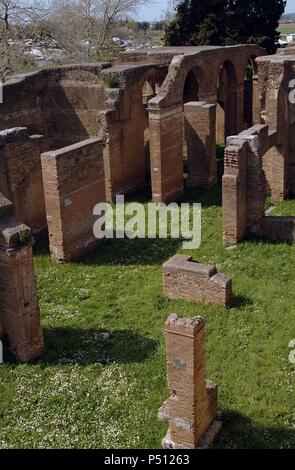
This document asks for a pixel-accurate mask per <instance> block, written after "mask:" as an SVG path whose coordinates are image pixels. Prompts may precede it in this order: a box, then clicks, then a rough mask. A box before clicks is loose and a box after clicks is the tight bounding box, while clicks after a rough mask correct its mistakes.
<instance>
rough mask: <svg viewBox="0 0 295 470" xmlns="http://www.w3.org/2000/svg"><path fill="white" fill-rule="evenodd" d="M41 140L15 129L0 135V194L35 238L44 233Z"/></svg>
mask: <svg viewBox="0 0 295 470" xmlns="http://www.w3.org/2000/svg"><path fill="white" fill-rule="evenodd" d="M43 145H44V142H43V137H42V136H39V135H29V132H28V129H26V128H22V127H20V128H19V127H18V128H13V129H7V130H5V131H2V132H0V191H1V192H2V193H3V194H4V195H5V196H6V197H7V198H9V200H11V201H12V203H13V204H14V214H15V217H16V218H17V219H18V220H21V221H23V222H24V223H26V224H27V225H28V226H29V227H30V228H31V229H32V232H33V234H34V236H37V235H38V234H41V233H43V232H44V231H46V228H47V224H46V214H45V202H44V191H43V182H42V168H41V152H42V150H43Z"/></svg>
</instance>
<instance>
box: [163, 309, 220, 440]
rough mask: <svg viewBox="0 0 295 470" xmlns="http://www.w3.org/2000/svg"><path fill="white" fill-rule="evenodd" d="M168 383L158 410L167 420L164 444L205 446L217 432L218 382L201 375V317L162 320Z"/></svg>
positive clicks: (202, 368)
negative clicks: (167, 393)
mask: <svg viewBox="0 0 295 470" xmlns="http://www.w3.org/2000/svg"><path fill="white" fill-rule="evenodd" d="M165 334H166V347H167V364H168V386H169V389H170V391H171V397H170V398H169V399H168V401H167V402H166V403H164V405H163V407H162V408H161V410H160V411H159V417H160V418H161V419H167V420H168V422H169V432H168V434H167V436H166V438H165V439H164V441H163V446H164V447H167V448H174V449H194V448H199V447H200V448H202V447H208V446H209V445H210V444H211V443H212V441H213V439H214V438H215V437H216V435H217V434H218V433H219V431H220V428H221V423H220V422H219V421H217V420H216V416H217V394H218V393H217V386H216V385H215V384H213V383H212V382H209V381H206V380H205V378H204V371H205V323H204V320H203V319H202V318H201V317H196V318H191V319H185V318H182V319H181V318H178V317H177V315H171V316H170V317H169V318H168V320H167V322H166V324H165Z"/></svg>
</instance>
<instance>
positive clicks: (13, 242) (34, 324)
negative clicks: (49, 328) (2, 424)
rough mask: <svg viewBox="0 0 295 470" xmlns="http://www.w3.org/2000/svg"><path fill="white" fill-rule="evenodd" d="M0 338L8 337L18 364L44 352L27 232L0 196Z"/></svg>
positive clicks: (30, 248)
mask: <svg viewBox="0 0 295 470" xmlns="http://www.w3.org/2000/svg"><path fill="white" fill-rule="evenodd" d="M0 301H1V303H0V338H1V337H3V336H4V335H7V336H8V339H9V346H10V350H11V352H12V353H14V354H15V355H16V357H17V358H18V359H19V361H21V362H28V361H33V360H34V359H36V358H37V357H38V356H40V354H42V352H43V351H44V340H43V333H42V329H41V325H40V315H39V304H38V297H37V291H36V283H35V274H34V265H33V255H32V241H31V231H30V229H29V227H27V226H26V225H25V224H22V223H19V222H17V221H16V220H15V218H14V216H13V205H12V203H11V202H10V201H8V200H7V199H6V198H5V197H4V196H3V195H2V194H1V193H0Z"/></svg>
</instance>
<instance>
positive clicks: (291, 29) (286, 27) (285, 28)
mask: <svg viewBox="0 0 295 470" xmlns="http://www.w3.org/2000/svg"><path fill="white" fill-rule="evenodd" d="M279 32H280V33H281V34H292V33H295V23H281V24H280V26H279Z"/></svg>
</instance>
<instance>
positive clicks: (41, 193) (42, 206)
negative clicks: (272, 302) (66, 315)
mask: <svg viewBox="0 0 295 470" xmlns="http://www.w3.org/2000/svg"><path fill="white" fill-rule="evenodd" d="M294 62H295V55H294V50H292V49H288V50H287V51H285V52H284V54H281V55H279V54H278V55H275V56H266V55H265V51H264V50H263V49H261V48H260V47H258V46H255V45H240V46H227V47H215V46H214V47H213V46H211V47H180V48H155V49H143V50H139V51H133V52H125V53H122V54H121V55H120V57H119V58H118V60H117V61H116V62H115V63H114V64H111V63H102V64H84V65H72V66H65V67H57V68H52V69H48V70H41V71H38V72H35V73H31V74H25V75H18V76H15V77H12V78H11V79H9V80H8V81H7V82H6V83H5V85H4V90H3V98H4V103H3V104H1V105H0V193H1V194H2V195H3V198H2V200H3V201H4V200H9V201H11V203H12V204H8V205H9V211H10V212H9V213H10V215H9V220H10V221H12V220H14V221H13V222H11V223H12V224H15V227H16V228H15V229H14V230H15V233H18V232H17V230H18V229H17V227H18V225H17V224H25V226H26V227H29V228H30V230H31V233H32V235H33V237H34V238H42V237H46V236H47V234H49V240H50V251H51V255H52V258H53V259H54V260H55V261H57V262H68V261H72V260H74V259H76V258H78V257H79V256H81V255H83V254H85V253H87V252H88V251H91V250H93V249H94V248H95V247H97V246H98V241H97V240H96V239H95V238H94V236H93V231H92V230H93V223H94V217H93V208H94V206H95V205H96V204H97V203H99V202H103V201H113V200H114V198H115V196H116V195H118V194H122V193H124V194H126V193H132V192H134V191H136V190H139V189H142V188H145V187H146V186H149V185H150V187H151V191H152V198H153V201H154V202H169V201H175V200H176V199H177V198H178V197H180V196H182V195H183V193H184V188H185V187H186V186H187V187H192V188H205V189H206V190H208V191H210V190H211V188H212V187H213V186H215V185H216V182H217V159H216V143H217V142H219V143H222V142H223V143H226V144H227V148H226V151H225V161H224V175H223V238H224V242H225V243H226V244H236V243H238V242H240V241H242V240H243V239H244V238H245V237H246V236H248V235H249V234H255V236H257V237H263V238H270V239H274V240H287V241H293V240H294V233H295V228H294V227H295V221H294V220H295V219H294V218H292V217H288V218H285V217H280V218H279V217H266V214H265V201H266V198H267V197H268V196H271V197H272V198H273V199H274V200H281V199H284V198H286V197H287V196H294V194H295V141H294V135H295V132H294V126H295V119H294V115H295V114H294V106H295V105H294V104H293V103H292V102H291V101H290V100H289V93H290V80H293V79H294V78H295V67H294ZM249 70H251V78H249V73H248V72H249ZM246 72H247V73H246ZM184 168H185V172H186V173H187V175H185V177H184ZM5 198H6V199H5ZM5 204H7V203H5ZM5 204H4V206H3V207H6V206H5ZM1 210H2V211H4V209H3V208H2V209H1ZM5 210H6V209H5ZM3 214H4V215H3V216H1V224H2V226H3V227H4V229H5V230H6V228H5V227H6V226H5V224H6V222H7V220H6V217H7V216H6V215H5V214H6V212H5V211H4V212H3ZM3 224H4V225H3ZM5 230H4V232H5ZM19 230H21V231H20V234H21V236H20V238H21V239H22V236H23V235H22V234H23V229H19ZM5 233H7V231H6V232H5ZM24 233H25V234H26V237H25V238H26V243H24V242H23V241H22V242H21V243H20V244H18V243H16V246H14V245H13V247H11V246H9V245H6V243H7V240H6V239H5V236H4V238H3V236H2V238H3V240H2V241H1V245H3V249H2V251H1V253H2V255H3V253H6V255H7V257H8V253H10V254H9V260H10V263H12V259H15V260H16V259H19V255H20V253H25V252H26V253H27V257H26V263H20V264H18V268H17V269H19V270H20V271H17V272H18V276H19V277H20V278H21V282H22V283H24V285H27V286H28V292H30V293H31V294H30V295H29V297H30V298H29V299H24V301H23V300H21V304H22V305H25V306H26V307H25V308H26V309H27V310H26V311H27V313H26V315H31V314H32V316H33V318H35V320H36V323H35V324H34V322H33V326H32V328H31V329H32V334H31V332H28V331H26V333H21V334H26V335H31V336H30V338H31V339H30V341H33V339H34V338H36V340H35V346H34V347H35V350H36V351H41V350H42V348H43V346H42V340H41V334H40V330H39V323H38V321H39V320H38V308H37V300H36V299H37V297H36V292H35V287H34V286H35V284H34V280H33V278H34V275H33V267H32V266H33V265H32V260H31V261H29V260H30V259H31V258H30V256H31V245H30V242H29V238H30V235H29V229H28V228H26V229H24ZM16 239H17V237H16ZM13 240H15V237H14V238H13ZM9 243H10V242H9ZM101 249H103V245H102V248H101ZM11 250H12V251H11ZM12 253H14V254H15V255H16V254H18V256H17V258H13V254H12ZM29 253H30V255H29ZM2 255H1V256H2ZM6 255H5V256H6ZM3 256H4V255H3ZM5 256H4V258H3V266H4V267H5V268H4V267H3V269H2V271H1V276H2V279H3V281H1V282H4V281H5V283H8V282H11V286H14V284H13V283H14V282H15V280H13V275H12V274H11V275H10V274H8V273H9V272H10V271H9V270H10V267H9V266H8V264H7V263H6V262H7V260H8V258H6V257H5ZM4 260H5V262H4ZM178 260H179V263H180V264H179V265H178V264H177V263H178V262H177V263H176V264H177V266H178V267H177V269H179V272H178V273H177V272H176V270H175V266H174V267H173V268H171V266H170V267H169V263H168V267H167V266H166V268H167V269H168V268H169V269H171V272H170V273H169V275H168V274H167V275H166V277H164V285H165V289H166V290H167V295H169V296H170V297H172V298H175V297H173V296H176V297H177V298H185V299H190V300H194V301H206V302H207V301H208V302H209V301H212V302H214V303H216V304H218V305H227V304H228V303H229V301H230V295H231V283H230V281H229V280H228V279H227V278H225V277H223V276H222V275H220V274H217V273H216V272H215V271H212V269H211V268H210V267H207V268H204V270H203V271H202V269H203V268H202V269H201V266H200V265H197V264H196V263H193V262H192V261H191V260H189V259H186V260H184V259H183V261H181V262H180V258H178ZM30 263H31V264H30ZM173 263H175V260H174V261H173ZM173 263H172V264H173ZM182 264H183V265H182ZM22 265H23V266H24V268H23V270H22V268H21V266H22ZM25 266H27V267H26V268H25ZM166 268H165V269H166ZM173 269H174V271H173ZM12 270H14V268H13V269H12ZM6 271H7V275H6V274H5V272H6ZM172 271H173V272H172ZM15 272H16V271H15ZM170 281H171V284H169V282H170ZM188 281H189V282H188ZM190 282H191V284H190ZM192 285H194V286H196V285H200V286H202V288H201V289H192V288H191V287H190V286H192ZM8 288H9V286H8V284H7V287H6V288H5V289H8ZM13 288H14V287H13ZM201 290H202V295H201V294H200V291H201ZM3 292H5V291H3ZM2 297H3V299H4V297H5V294H4V293H3V294H2V292H0V300H1V307H0V309H1V324H2V327H1V329H2V330H3V328H4V330H5V331H6V332H8V331H9V328H10V327H8V326H7V325H8V323H7V320H5V321H4V320H3V318H4V316H5V315H6V314H3V313H2V311H4V310H5V309H7V308H8V305H10V304H9V303H7V307H4V305H6V304H5V301H4V300H2ZM32 299H33V300H32ZM11 308H13V309H14V312H13V315H15V314H16V315H17V318H19V319H20V323H19V328H20V332H21V331H24V330H23V323H22V320H23V319H24V318H25V316H24V315H21V316H19V315H18V313H17V312H19V311H20V310H19V309H20V308H21V307H20V306H18V307H17V308H16V307H15V306H12V304H11ZM13 315H12V316H11V318H13ZM6 317H7V315H6ZM14 325H15V324H14ZM34 325H35V326H34ZM13 328H14V327H13ZM23 338H25V336H23ZM18 341H19V340H17V343H18ZM11 344H12V349H13V350H15V351H20V350H21V349H22V347H20V348H19V347H17V346H15V344H16V343H14V341H12V340H11ZM13 344H14V346H13ZM28 344H29V343H28ZM31 344H32V343H31ZM28 348H30V346H28ZM33 349H34V348H33ZM36 354H37V353H36ZM18 355H19V357H21V356H22V358H25V357H29V356H30V358H31V357H33V356H34V355H35V353H32V354H28V355H27V356H26V354H25V353H24V354H23V355H22V353H18Z"/></svg>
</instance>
